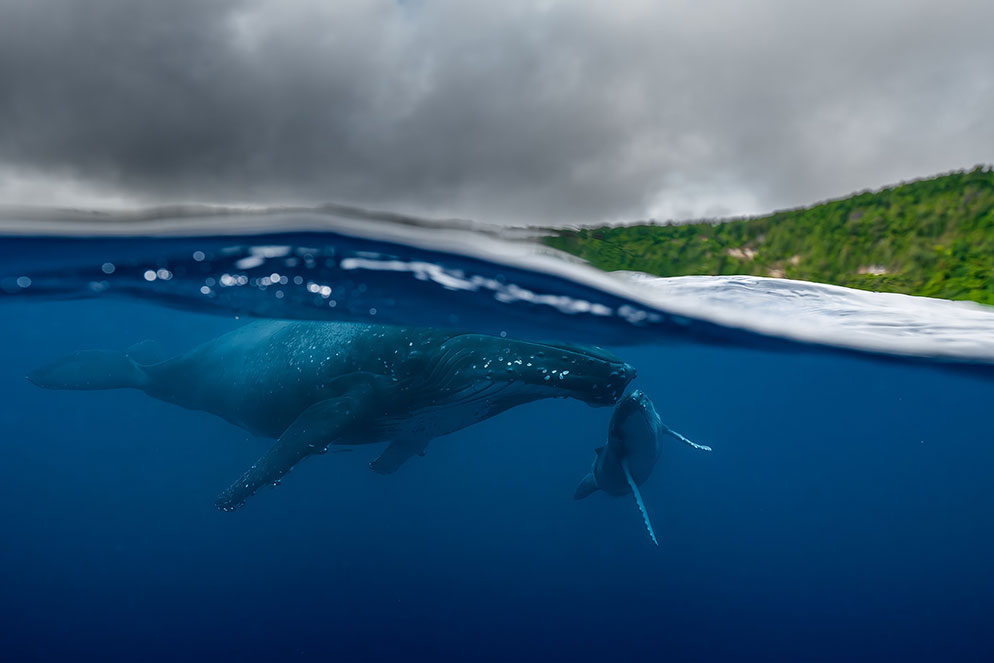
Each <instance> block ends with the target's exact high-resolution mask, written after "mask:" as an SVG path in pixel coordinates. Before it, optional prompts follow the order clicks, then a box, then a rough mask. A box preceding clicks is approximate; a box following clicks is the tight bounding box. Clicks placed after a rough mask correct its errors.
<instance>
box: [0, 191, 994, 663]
mask: <svg viewBox="0 0 994 663" xmlns="http://www.w3.org/2000/svg"><path fill="white" fill-rule="evenodd" d="M340 212H341V210H338V211H336V213H334V214H332V213H324V212H316V211H311V212H300V211H294V212H286V211H284V212H278V213H255V212H252V213H248V214H245V215H239V214H227V215H219V216H211V215H197V214H190V213H187V214H183V215H174V216H172V217H171V216H169V215H167V214H159V215H153V216H148V217H142V218H137V219H122V218H110V219H105V218H94V217H93V216H92V215H91V216H88V215H79V218H76V217H75V216H74V215H73V214H71V213H65V214H62V215H61V216H59V217H58V218H55V219H53V220H51V222H48V221H45V220H44V219H42V220H39V219H38V218H34V217H33V218H27V216H26V215H21V216H18V214H15V213H10V212H8V213H7V218H6V219H5V220H4V221H3V222H2V223H0V320H2V325H0V399H2V405H0V529H2V531H3V533H4V536H3V545H2V546H0V574H2V576H0V577H2V585H3V593H2V599H0V656H2V658H3V659H4V660H11V661H31V660H39V661H42V660H44V661H89V660H94V661H139V660H141V661H195V660H237V661H278V660H294V661H326V660H336V661H381V660H402V661H414V660H427V661H449V660H452V661H491V660H493V661H530V660H541V661H549V660H570V661H586V660H596V661H625V660H632V661H634V660H670V661H746V660H756V661H809V660H810V661H839V660H846V661H855V660H874V661H885V660H901V661H912V660H924V661H939V660H942V661H952V660H957V661H967V660H976V661H983V660H994V632H992V629H991V617H992V615H994V568H992V562H991V560H992V559H994V533H992V532H994V528H992V525H994V481H992V477H994V444H992V442H994V427H992V424H991V421H992V420H991V412H992V405H991V404H992V402H994V309H988V308H984V307H981V306H979V305H972V304H965V303H953V302H943V301H937V300H924V299H920V298H913V297H904V296H899V295H878V294H874V293H865V292H856V291H849V290H845V289H842V288H834V287H830V286H819V285H815V284H807V283H798V282H790V281H783V280H773V279H757V278H753V277H732V278H728V277H724V278H719V277H714V278H709V277H693V278H685V279H651V278H649V277H645V276H642V275H637V274H613V275H606V274H602V273H598V272H595V271H594V270H593V269H591V268H588V267H586V266H585V265H582V264H578V263H576V262H575V261H571V260H568V259H565V258H564V257H561V256H558V255H556V254H554V253H551V252H549V251H547V250H544V249H541V248H539V247H537V246H536V245H534V244H532V243H530V242H528V241H524V240H516V239H514V238H508V237H506V236H500V234H495V233H492V232H489V231H487V230H485V229H479V228H476V229H473V228H460V229H453V228H441V227H427V226H424V225H423V224H422V225H419V224H411V223H405V222H404V220H403V219H368V218H353V217H349V215H347V214H341V213H340ZM258 317H273V318H288V319H313V320H346V321H358V322H376V323H384V324H407V325H423V326H436V327H446V328H453V329H461V330H467V331H474V332H481V333H485V334H490V335H494V336H498V337H499V336H505V337H507V338H520V339H532V340H553V341H562V342H570V343H586V344H596V345H599V346H602V347H605V348H608V349H610V350H611V351H613V352H614V353H616V354H617V355H619V356H620V357H622V358H623V359H624V360H625V361H626V362H628V363H629V364H631V365H633V366H634V367H636V369H637V371H638V376H637V378H636V379H635V380H634V381H633V382H632V384H631V387H632V388H638V389H641V390H642V391H643V392H645V393H646V394H647V395H648V396H649V397H650V398H651V399H652V400H653V402H654V403H655V407H656V409H657V410H658V411H659V414H660V416H661V417H662V420H663V422H664V423H666V424H667V425H668V426H670V427H671V428H673V429H674V430H677V431H679V432H681V433H683V434H684V435H686V436H687V437H689V438H690V439H692V440H694V441H695V442H699V443H701V444H707V445H710V446H711V447H713V449H714V450H713V451H712V452H711V453H704V452H701V451H697V450H695V449H692V448H690V447H689V446H686V445H682V444H680V443H679V442H676V441H674V440H671V439H668V440H666V441H665V442H664V444H663V448H662V456H661V458H660V460H659V462H658V464H657V465H656V467H655V470H654V472H653V474H652V476H651V477H650V479H649V480H648V481H647V482H646V483H645V484H644V485H643V486H642V496H643V498H644V501H645V504H646V508H647V510H648V513H649V514H650V515H651V517H652V520H653V525H654V527H655V531H656V535H657V536H658V539H659V546H658V547H657V546H656V545H654V544H653V543H652V541H651V540H650V539H649V537H648V536H647V534H646V531H645V528H644V526H643V524H642V520H641V517H640V515H639V513H638V511H637V509H636V507H635V504H634V502H633V501H632V500H631V499H630V498H628V497H609V496H607V495H605V494H603V493H599V494H595V495H593V496H591V497H589V498H587V499H585V500H582V501H574V500H573V491H574V489H575V488H576V486H577V484H578V483H579V481H580V480H581V479H582V478H583V476H584V475H585V473H586V472H587V471H588V470H589V469H590V464H591V462H592V460H593V458H594V453H593V449H594V448H595V447H598V446H601V445H602V444H604V442H605V435H606V433H607V427H608V421H609V420H610V418H611V412H612V408H611V407H600V408H595V407H589V406H587V405H586V404H584V403H582V402H579V401H576V400H561V399H556V400H543V401H537V402H532V403H528V404H525V405H521V406H519V407H515V408H513V409H511V410H509V411H507V412H505V413H503V414H500V415H499V416H496V417H494V418H491V419H488V420H485V421H482V422H480V423H478V424H475V425H473V426H470V427H468V428H465V429H463V430H460V431H458V432H455V433H452V434H450V435H447V436H444V437H441V438H438V439H436V440H434V441H433V442H432V443H431V444H430V446H429V447H428V449H427V452H426V454H425V455H424V457H415V458H413V459H412V460H410V461H409V462H408V463H407V464H405V465H404V466H403V467H401V468H400V470H398V471H397V472H396V473H395V474H392V475H389V476H381V475H378V474H375V473H373V472H371V471H370V469H369V467H368V464H369V462H370V461H371V460H372V459H373V458H375V457H376V456H377V455H378V454H379V453H380V451H381V447H382V445H368V446H359V447H355V448H354V449H353V450H352V451H350V452H348V453H329V454H326V455H321V456H316V457H313V458H308V459H306V460H305V461H304V462H302V463H301V464H300V466H299V467H298V468H296V469H295V470H294V472H292V473H291V474H290V475H288V477H287V478H286V479H285V480H284V481H283V482H282V484H281V485H279V486H278V487H275V488H271V487H265V488H263V489H261V490H260V491H259V493H258V494H256V495H255V496H254V497H252V498H251V499H250V500H249V501H248V502H247V503H246V504H245V505H244V507H242V508H241V509H239V510H237V511H235V512H232V513H224V512H222V511H220V510H218V509H217V508H216V507H215V506H214V500H215V498H216V496H217V495H218V493H219V492H220V491H221V490H223V489H224V488H225V487H226V486H228V485H229V484H230V483H231V482H232V481H233V480H235V479H236V478H237V477H238V476H239V475H240V474H241V473H242V472H243V471H244V470H245V469H247V468H248V467H249V466H250V465H251V464H252V463H253V462H255V460H256V459H257V458H258V457H259V456H260V455H262V454H263V453H264V452H265V451H266V449H268V448H269V446H270V445H271V444H272V441H271V440H268V439H263V438H257V437H253V436H252V435H251V434H249V433H248V432H246V431H244V430H242V429H240V428H237V427H236V426H234V425H232V424H229V423H227V422H225V421H223V420H222V419H220V418H218V417H215V416H212V415H210V414H207V413H204V412H198V411H192V410H185V409H182V408H179V407H176V406H174V405H169V404H167V403H164V402H161V401H158V400H154V399H152V398H150V397H148V396H147V395H145V394H143V393H142V392H140V391H137V390H111V391H55V390H46V389H40V388H38V387H37V386H35V385H33V384H31V383H30V382H29V381H28V380H26V379H25V376H26V375H27V374H28V373H30V372H31V371H33V370H34V369H37V368H38V367H39V366H42V365H45V364H47V363H49V362H52V361H53V360H56V359H58V358H59V357H62V356H64V355H67V354H71V353H73V352H76V351H79V350H88V349H108V350H123V349H124V348H127V347H129V346H131V345H133V344H135V343H136V342H139V341H143V340H146V339H154V340H156V341H158V342H160V343H161V345H162V346H163V348H164V349H165V350H166V351H167V352H168V353H169V354H178V353H182V352H184V351H186V350H188V349H190V348H192V347H194V346H196V345H197V344H199V343H203V342H205V341H208V340H210V339H212V338H215V337H217V336H219V335H221V334H223V333H225V332H228V331H230V330H233V329H236V328H238V327H239V326H241V325H244V324H246V323H247V322H249V321H251V320H253V319H256V318H258Z"/></svg>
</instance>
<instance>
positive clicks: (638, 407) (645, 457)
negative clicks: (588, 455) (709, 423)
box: [573, 389, 711, 545]
mask: <svg viewBox="0 0 994 663" xmlns="http://www.w3.org/2000/svg"><path fill="white" fill-rule="evenodd" d="M664 435H670V436H672V437H675V438H676V439H678V440H680V441H681V442H684V443H686V444H689V445H690V446H692V447H694V448H695V449H701V450H704V451H711V447H707V446H704V445H701V444H696V443H694V442H691V441H690V440H688V439H687V438H685V437H684V436H683V435H681V434H680V433H677V432H676V431H674V430H671V429H670V428H669V427H667V426H666V425H665V424H664V423H663V422H662V420H661V419H660V417H659V413H658V412H656V407H655V406H654V405H653V403H652V401H651V400H650V399H649V397H648V396H646V395H645V394H644V393H643V392H642V391H640V390H638V389H636V390H634V391H632V393H630V394H629V395H628V396H626V397H625V398H623V399H622V400H621V401H620V402H619V403H618V405H617V406H616V407H615V409H614V414H613V415H612V416H611V423H610V424H609V425H608V435H607V444H606V445H604V446H602V447H598V448H597V449H595V450H594V453H595V454H596V455H595V457H594V462H593V465H592V466H591V468H590V472H589V473H588V474H587V475H586V476H585V477H584V478H583V480H582V481H581V482H580V485H579V486H577V488H576V493H574V495H573V499H577V500H579V499H583V498H584V497H587V496H588V495H590V494H592V493H594V492H596V491H598V490H602V491H604V492H605V493H607V494H608V495H613V496H621V495H632V496H633V497H634V498H635V504H636V506H638V509H639V512H640V513H641V514H642V519H643V521H644V522H645V527H646V529H647V530H649V536H650V537H651V538H652V541H653V543H655V544H656V545H659V541H657V540H656V533H655V531H654V530H653V529H652V523H651V522H650V521H649V513H648V512H647V511H646V509H645V502H643V501H642V494H641V493H640V492H639V486H641V485H642V484H643V483H645V482H646V480H648V478H649V476H650V475H651V474H652V470H653V468H654V467H655V466H656V461H657V460H658V459H659V450H660V442H661V440H662V438H663V436H664Z"/></svg>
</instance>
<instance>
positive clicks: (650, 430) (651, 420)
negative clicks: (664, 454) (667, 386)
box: [608, 389, 663, 469]
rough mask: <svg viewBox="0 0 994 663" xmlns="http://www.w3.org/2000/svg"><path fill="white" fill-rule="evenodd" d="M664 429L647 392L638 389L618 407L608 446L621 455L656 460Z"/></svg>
mask: <svg viewBox="0 0 994 663" xmlns="http://www.w3.org/2000/svg"><path fill="white" fill-rule="evenodd" d="M662 432H663V425H662V421H661V420H660V418H659V413H658V412H656V407H655V406H654V405H653V403H652V401H651V400H650V399H649V397H648V396H646V395H645V393H644V392H642V391H641V390H639V389H636V390H634V391H633V392H632V393H630V394H628V396H626V397H625V398H624V399H623V400H622V401H621V402H620V403H618V405H617V407H616V408H615V409H614V415H613V416H612V417H611V423H610V424H609V426H608V446H609V447H611V449H612V451H614V453H615V454H616V455H617V456H618V457H619V458H620V457H623V456H636V457H638V456H644V457H647V458H651V459H652V462H655V457H656V451H657V449H658V445H659V438H660V436H661V435H662ZM650 469H651V468H650Z"/></svg>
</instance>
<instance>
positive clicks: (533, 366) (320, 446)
mask: <svg viewBox="0 0 994 663" xmlns="http://www.w3.org/2000/svg"><path fill="white" fill-rule="evenodd" d="M634 376H635V370H634V369H633V368H632V367H631V366H629V365H628V364H626V363H625V362H624V361H622V360H621V359H619V358H618V357H616V356H615V355H613V354H611V353H610V352H607V351H605V350H602V349H600V348H595V347H588V346H580V345H570V344H560V343H537V342H529V341H516V340H510V339H505V338H498V337H495V336H487V335H484V334H472V333H460V332H456V331H448V330H442V329H430V328H415V327H395V326H390V325H374V324H361V323H349V322H287V321H259V322H253V323H250V324H247V325H245V326H243V327H240V328H238V329H236V330H234V331H232V332H229V333H227V334H224V335H223V336H219V337H218V338H215V339H213V340H211V341H208V342H206V343H204V344H203V345H200V346H198V347H196V348H194V349H192V350H190V351H189V352H186V353H183V354H181V355H178V356H175V357H171V358H166V357H164V356H163V355H162V352H161V350H159V349H158V347H157V345H156V344H155V343H153V342H148V341H146V342H142V343H139V344H137V345H135V346H132V347H131V348H129V349H128V350H125V351H123V352H121V351H107V350H88V351H83V352H77V353H75V354H72V355H69V356H67V357H64V358H62V359H60V360H58V361H56V362H54V363H52V364H50V365H48V366H45V367H43V368H40V369H38V370H36V371H34V372H32V373H31V374H30V375H28V379H29V380H30V381H31V382H33V383H35V384H36V385H39V386H41V387H46V388H49V389H86V390H90V389H117V388H133V389H140V390H142V391H144V392H145V393H146V394H148V395H149V396H152V397H153V398H157V399H160V400H163V401H167V402H169V403H174V404H176V405H180V406H182V407H186V408H189V409H194V410H203V411H206V412H210V413H212V414H215V415H218V416H220V417H223V418H224V419H226V420H227V421H229V422H231V423H232V424H235V425H236V426H239V427H241V428H243V429H245V430H247V431H249V432H251V433H253V434H255V435H259V436H264V437H270V438H275V439H276V443H275V444H274V445H273V446H272V447H271V448H270V449H269V450H268V451H267V452H266V453H265V454H264V455H263V456H262V457H261V458H260V459H259V460H258V461H257V462H256V463H255V464H254V465H252V467H250V468H249V469H248V470H247V471H246V472H245V473H244V474H243V475H242V476H241V478H240V479H238V480H237V481H235V482H234V483H233V484H231V486H230V487H229V488H228V489H227V490H225V491H224V492H223V493H221V495H220V496H219V497H218V499H217V501H216V504H217V506H218V507H219V508H220V509H222V510H225V511H230V510H233V509H235V508H237V507H238V506H239V505H241V504H242V503H243V502H244V501H245V500H246V499H247V498H248V497H249V496H251V495H252V494H253V493H255V491H256V490H257V489H258V488H259V487H260V486H263V485H266V484H276V483H278V482H279V481H280V479H281V478H282V477H283V475H284V474H286V473H287V472H288V471H289V470H290V468H291V467H293V466H294V465H295V464H296V463H297V462H299V461H300V460H302V459H303V458H305V457H307V456H310V455H312V454H319V453H324V452H325V451H327V450H328V448H329V446H330V445H359V444H368V443H373V442H389V445H388V446H387V447H386V449H385V450H384V451H383V452H382V453H381V454H380V456H379V457H378V458H377V459H376V460H374V461H373V462H372V463H371V464H370V467H371V468H372V469H373V470H374V471H376V472H380V473H383V474H387V473H390V472H393V471H394V470H396V469H397V468H398V467H400V465H401V464H403V463H404V462H405V461H406V460H407V459H408V458H410V457H411V456H413V455H416V454H418V455H423V454H424V451H425V447H426V446H427V445H428V442H429V441H430V440H432V439H433V438H436V437H439V436H442V435H446V434H448V433H452V432H454V431H457V430H460V429H462V428H465V427H466V426H470V425H472V424H474V423H476V422H478V421H482V420H484V419H487V418H489V417H492V416H494V415H496V414H499V413H501V412H503V411H505V410H507V409H509V408H512V407H514V406H516V405H521V404H523V403H528V402H531V401H535V400H539V399H543V398H558V397H561V398H576V399H579V400H581V401H584V402H586V403H588V404H590V405H593V406H607V405H613V404H615V403H616V402H617V401H618V399H619V398H620V397H621V395H622V394H623V393H624V390H625V388H626V387H627V385H628V383H629V382H630V381H631V380H632V378H633V377H634Z"/></svg>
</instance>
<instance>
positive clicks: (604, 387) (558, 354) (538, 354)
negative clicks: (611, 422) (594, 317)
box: [424, 334, 635, 406]
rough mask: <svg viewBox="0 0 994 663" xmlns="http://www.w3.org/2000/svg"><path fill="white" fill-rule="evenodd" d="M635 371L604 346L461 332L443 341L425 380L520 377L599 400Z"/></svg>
mask: <svg viewBox="0 0 994 663" xmlns="http://www.w3.org/2000/svg"><path fill="white" fill-rule="evenodd" d="M634 377H635V368H634V367H632V366H631V365H630V364H628V363H626V362H625V361H624V360H622V359H621V358H619V357H618V356H616V355H614V354H613V353H611V352H609V351H607V350H604V349H602V348H597V347H593V346H582V345H573V344H565V343H539V342H533V341H517V340H512V339H497V338H494V337H489V336H484V335H480V334H463V335H459V336H457V337H454V338H452V339H449V340H448V341H446V342H445V343H444V344H443V346H442V348H441V352H440V353H439V357H438V359H436V360H435V361H434V362H432V365H431V367H430V370H429V371H428V374H427V376H426V377H425V378H424V380H425V381H427V382H430V383H432V384H433V385H435V387H436V388H440V389H443V390H444V389H446V388H452V387H453V386H458V385H461V384H465V382H466V381H472V380H473V379H483V380H487V381H492V382H494V383H518V384H524V385H531V386H532V387H534V388H538V389H541V390H543V391H546V392H551V393H550V394H549V395H554V396H561V397H568V398H575V399H578V400H581V401H584V402H585V403H588V404H590V405H594V406H600V405H613V404H615V403H616V402H618V400H619V399H620V398H621V396H622V395H623V394H624V392H625V388H626V387H627V386H628V383H629V382H631V381H632V379H633V378H634Z"/></svg>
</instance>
